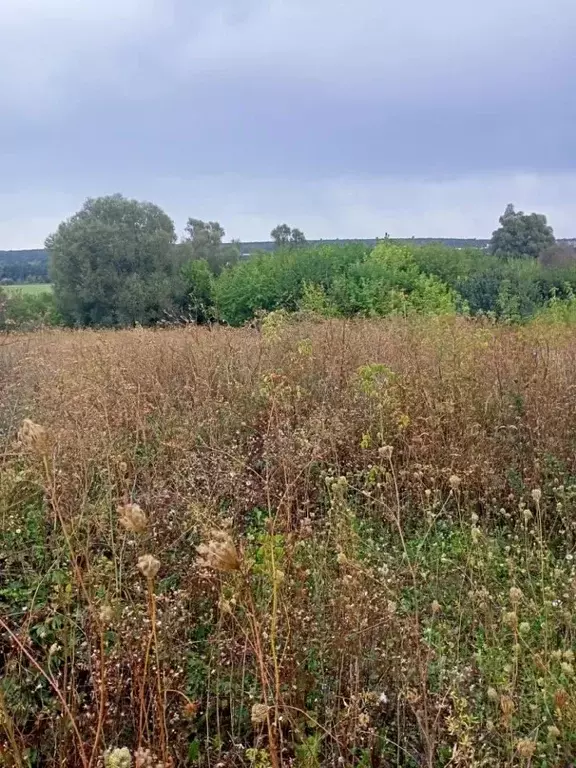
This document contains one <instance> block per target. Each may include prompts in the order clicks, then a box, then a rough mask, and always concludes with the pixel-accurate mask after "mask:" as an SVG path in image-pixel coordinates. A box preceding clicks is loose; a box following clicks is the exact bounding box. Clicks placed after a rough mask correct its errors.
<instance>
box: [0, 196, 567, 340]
mask: <svg viewBox="0 0 576 768" xmlns="http://www.w3.org/2000/svg"><path fill="white" fill-rule="evenodd" d="M271 236H272V238H273V240H274V242H275V246H276V247H275V250H274V251H273V252H262V253H256V254H254V255H253V256H251V257H250V258H248V259H241V255H242V250H241V244H240V243H239V242H237V241H236V242H235V241H233V242H232V243H224V237H225V231H224V229H223V227H222V226H221V225H220V223H218V222H215V221H210V222H204V221H201V220H200V219H195V218H190V219H189V220H188V223H187V225H186V228H185V232H184V236H183V237H181V238H178V237H177V235H176V231H175V226H174V223H173V221H172V219H171V218H170V217H169V216H168V215H167V214H166V213H165V212H164V211H163V210H162V209H161V208H159V207H158V206H156V205H154V204H152V203H146V202H138V201H136V200H129V199H127V198H125V197H123V196H121V195H113V196H109V197H100V198H95V199H88V200H87V201H86V202H85V204H84V206H83V207H82V209H81V210H80V211H78V213H76V214H75V215H74V216H72V217H71V218H69V219H68V220H66V221H64V222H62V223H61V224H60V226H59V227H58V229H57V230H56V232H55V233H53V234H52V235H50V236H49V237H48V239H47V241H46V248H47V251H48V252H49V256H50V276H51V279H52V282H53V288H54V291H53V296H50V298H47V297H43V298H42V300H41V301H40V300H39V299H38V298H37V297H35V298H32V297H25V296H22V295H21V296H19V297H18V298H16V296H15V295H13V296H11V295H9V294H0V326H1V325H2V324H3V325H4V327H6V325H7V323H8V325H10V323H12V324H13V325H22V324H26V323H24V322H23V321H22V318H25V319H26V322H27V323H29V322H30V315H32V316H34V314H35V312H36V314H39V313H40V314H41V319H42V320H43V321H44V322H50V323H55V322H59V323H62V324H65V325H69V326H75V327H84V326H98V327H122V326H133V325H135V324H141V325H157V324H162V323H168V322H197V323H205V322H214V321H219V322H225V323H229V324H231V325H241V324H242V323H245V322H247V321H249V320H251V319H252V318H253V317H254V316H256V315H258V314H260V313H262V312H270V311H274V310H278V309H283V310H286V311H308V312H310V311H313V312H315V313H319V314H324V315H328V316H352V315H364V316H382V315H387V314H391V313H398V312H403V313H408V312H425V313H454V312H462V313H469V314H491V315H493V316H494V317H500V318H506V319H513V320H521V319H524V318H526V317H530V316H532V315H534V314H535V313H537V312H538V311H539V310H540V309H541V308H542V307H545V306H546V305H547V303H548V302H549V301H550V300H551V298H553V299H554V300H558V299H571V297H572V291H576V251H575V250H574V248H573V247H572V246H570V245H567V244H565V243H557V242H556V240H555V238H554V233H553V231H552V228H551V227H550V226H549V225H548V223H547V220H546V217H545V216H543V215H542V214H535V213H531V214H525V213H524V212H522V211H516V210H515V208H514V207H513V206H512V205H509V206H508V207H507V208H506V210H505V212H504V214H503V215H502V216H501V217H500V226H499V227H498V228H497V229H496V230H495V231H494V233H493V235H492V239H491V241H490V247H489V249H487V250H484V249H479V248H461V249H455V248H450V247H448V246H445V245H440V244H437V245H427V246H419V245H416V244H405V243H402V244H400V243H396V242H394V241H392V240H390V239H389V238H388V236H386V237H385V238H384V239H383V240H381V241H378V242H377V243H376V245H375V246H372V245H367V244H365V243H363V242H358V243H347V244H344V245H339V244H320V245H309V244H308V243H307V241H306V237H305V235H304V233H303V232H302V231H301V230H300V229H297V228H292V227H290V226H288V225H287V224H281V225H278V226H277V227H275V228H274V229H273V230H272V233H271ZM32 305H34V306H32ZM20 321H22V322H20Z"/></svg>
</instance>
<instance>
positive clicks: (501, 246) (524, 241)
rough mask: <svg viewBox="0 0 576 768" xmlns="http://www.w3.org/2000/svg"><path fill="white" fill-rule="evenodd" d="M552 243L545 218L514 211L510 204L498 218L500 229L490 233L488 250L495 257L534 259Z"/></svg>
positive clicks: (550, 229) (551, 231)
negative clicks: (490, 238)
mask: <svg viewBox="0 0 576 768" xmlns="http://www.w3.org/2000/svg"><path fill="white" fill-rule="evenodd" d="M554 243H555V239H554V232H553V230H552V227H550V226H549V225H548V222H547V221H546V216H544V215H543V214H541V213H524V212H523V211H516V210H514V206H513V205H512V204H511V203H510V204H508V205H507V206H506V210H505V211H504V213H503V215H502V216H501V217H500V227H499V228H498V229H497V230H496V231H495V232H493V233H492V240H491V242H490V250H491V251H492V253H493V254H495V255H496V256H519V257H522V258H534V259H535V258H538V256H539V255H540V254H541V253H542V252H543V251H545V250H546V249H547V248H549V247H550V246H551V245H554Z"/></svg>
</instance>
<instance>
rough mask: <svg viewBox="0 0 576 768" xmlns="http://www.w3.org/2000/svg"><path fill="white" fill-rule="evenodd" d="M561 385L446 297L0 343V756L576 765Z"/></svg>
mask: <svg viewBox="0 0 576 768" xmlns="http://www.w3.org/2000/svg"><path fill="white" fill-rule="evenodd" d="M574 382H576V340H575V338H574V335H573V332H572V331H571V329H570V328H564V327H559V326H549V327H547V328H545V329H544V328H539V327H538V326H536V325H532V326H530V327H527V328H523V329H510V328H506V327H496V326H494V325H490V324H480V323H473V322H470V321H465V320H454V319H450V320H448V319H427V320H420V321H417V320H414V321H410V322H408V321H406V322H403V321H400V320H390V321H378V322H369V321H357V322H344V321H334V322H323V323H309V324H308V323H296V322H289V321H287V320H286V319H282V318H281V320H280V321H279V322H275V321H274V318H272V319H269V320H267V321H265V323H264V327H263V329H262V333H261V334H259V333H254V332H253V331H250V330H249V329H246V330H229V329H223V328H219V329H218V328H216V329H214V330H213V331H211V332H209V331H208V330H206V329H203V328H194V329H177V330H163V331H152V330H132V331H120V332H91V331H81V332H65V331H57V332H50V333H42V334H37V335H30V336H22V337H13V338H12V339H11V342H10V345H4V346H1V345H0V395H1V403H0V435H1V441H2V445H1V450H2V464H1V471H0V526H1V530H0V672H1V675H2V682H1V683H0V765H6V766H12V765H14V766H28V765H30V766H47V768H52V766H54V768H55V766H82V768H88V766H90V768H92V766H96V765H101V764H102V760H103V756H104V754H105V753H106V752H107V751H108V758H106V759H107V761H108V764H109V765H113V764H118V765H122V764H123V763H121V762H116V763H113V760H116V757H114V758H113V757H111V753H110V750H112V749H113V748H124V747H127V748H128V751H129V752H130V754H131V755H132V756H133V758H134V760H135V761H136V764H140V765H142V766H144V765H148V764H149V765H155V764H156V763H158V764H162V765H164V766H168V765H172V766H180V765H198V764H199V765H209V764H211V761H216V762H220V763H221V764H222V765H233V764H236V765H248V764H252V765H255V766H260V767H261V768H264V766H273V768H277V767H278V766H288V765H296V766H302V767H306V768H313V767H315V766H320V765H334V764H336V763H339V764H341V765H345V766H351V765H362V766H368V765H371V766H382V768H384V766H392V765H399V766H400V765H402V766H428V768H432V766H441V765H453V766H473V765H493V766H500V765H529V764H534V765H535V764H539V765H540V764H541V765H548V766H553V765H563V764H566V760H567V759H568V758H569V756H570V755H572V754H573V753H574V739H575V737H574V733H575V732H576V697H575V694H574V689H573V682H572V681H573V675H574V667H573V648H572V646H573V639H574V629H575V623H574V618H573V615H574V609H575V600H576V580H575V579H576V572H575V570H574V566H573V565H572V550H573V546H574V544H573V540H574V533H575V530H576V521H575V518H574V512H573V507H574V499H575V498H576V479H575V478H576V466H575V463H576V453H575V435H576V409H574V406H573V400H574V386H575V384H574ZM25 419H27V420H28V421H25ZM23 424H24V426H22V425H23ZM18 433H19V435H20V436H19V438H18ZM137 750H139V752H138V756H136V752H137ZM119 752H120V749H119V750H118V754H119ZM124 754H126V753H124ZM143 755H144V757H142V756H143ZM120 759H121V757H118V760H120ZM144 759H145V760H147V761H148V762H143V761H144ZM543 760H545V761H546V762H542V761H543ZM530 761H532V763H531V762H530ZM538 761H539V762H538ZM563 761H564V762H563Z"/></svg>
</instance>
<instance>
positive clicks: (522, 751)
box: [516, 739, 537, 757]
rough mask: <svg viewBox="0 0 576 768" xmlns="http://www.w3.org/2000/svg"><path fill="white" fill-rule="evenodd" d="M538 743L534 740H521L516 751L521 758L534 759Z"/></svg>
mask: <svg viewBox="0 0 576 768" xmlns="http://www.w3.org/2000/svg"><path fill="white" fill-rule="evenodd" d="M536 746H537V745H536V742H535V741H533V740H532V739H520V741H519V742H518V743H517V744H516V751H517V752H518V754H519V755H520V757H532V756H533V755H534V752H536Z"/></svg>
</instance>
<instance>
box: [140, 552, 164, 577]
mask: <svg viewBox="0 0 576 768" xmlns="http://www.w3.org/2000/svg"><path fill="white" fill-rule="evenodd" d="M138 570H139V571H140V573H141V574H142V575H143V576H145V577H146V578H147V579H148V581H152V580H153V579H154V578H155V577H156V574H157V573H158V571H159V570H160V560H157V559H156V558H155V557H154V555H142V557H140V558H139V559H138Z"/></svg>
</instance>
